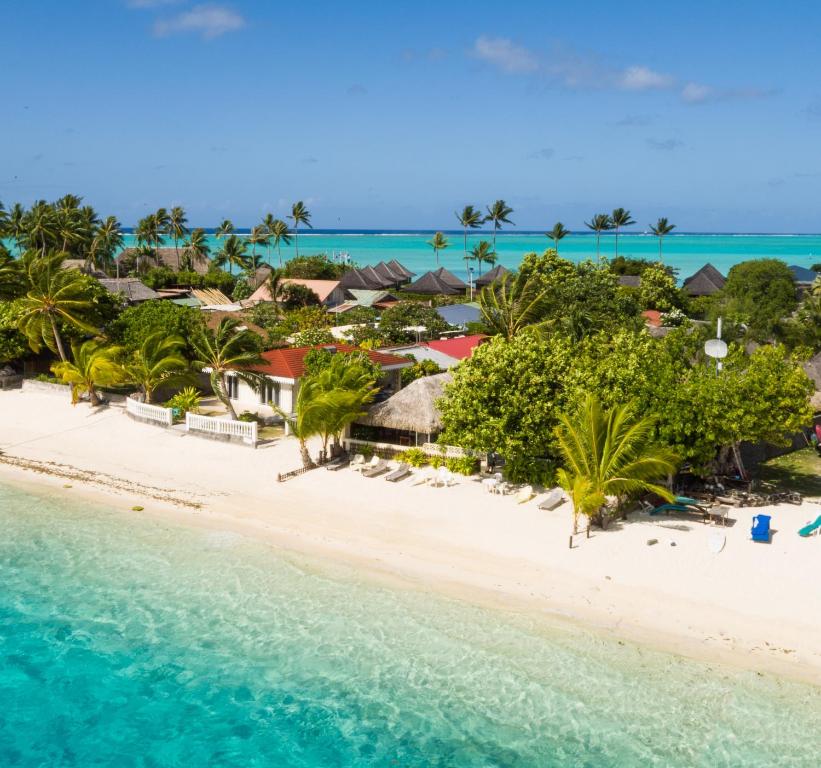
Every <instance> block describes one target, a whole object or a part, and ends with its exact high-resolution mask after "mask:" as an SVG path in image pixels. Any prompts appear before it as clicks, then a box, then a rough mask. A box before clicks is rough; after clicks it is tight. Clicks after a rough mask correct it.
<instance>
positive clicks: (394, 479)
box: [385, 464, 411, 483]
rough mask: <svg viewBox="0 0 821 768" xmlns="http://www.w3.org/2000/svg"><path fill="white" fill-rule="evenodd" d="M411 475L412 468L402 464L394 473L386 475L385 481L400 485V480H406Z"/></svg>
mask: <svg viewBox="0 0 821 768" xmlns="http://www.w3.org/2000/svg"><path fill="white" fill-rule="evenodd" d="M410 473H411V471H410V467H409V466H408V465H407V464H400V465H399V466H398V467H397V468H396V469H394V470H393V472H390V473H388V474H387V475H385V480H387V481H388V482H389V483H398V482H399V481H400V480H404V479H405V478H406V477H407V476H408V475H409V474H410Z"/></svg>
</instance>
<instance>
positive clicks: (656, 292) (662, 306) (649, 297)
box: [639, 265, 683, 312]
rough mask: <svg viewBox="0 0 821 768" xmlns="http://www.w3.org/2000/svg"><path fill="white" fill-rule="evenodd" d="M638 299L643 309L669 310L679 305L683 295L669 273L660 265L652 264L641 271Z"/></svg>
mask: <svg viewBox="0 0 821 768" xmlns="http://www.w3.org/2000/svg"><path fill="white" fill-rule="evenodd" d="M639 301H640V302H641V306H642V308H643V309H657V310H659V311H660V312H669V311H670V310H671V309H673V308H674V307H681V305H682V303H683V296H682V294H681V291H679V289H678V286H677V285H676V281H675V280H674V279H673V278H672V277H671V275H670V273H669V272H668V271H667V270H666V269H664V267H662V266H661V265H652V266H648V267H647V268H646V269H645V270H644V271H643V272H642V273H641V283H640V285H639Z"/></svg>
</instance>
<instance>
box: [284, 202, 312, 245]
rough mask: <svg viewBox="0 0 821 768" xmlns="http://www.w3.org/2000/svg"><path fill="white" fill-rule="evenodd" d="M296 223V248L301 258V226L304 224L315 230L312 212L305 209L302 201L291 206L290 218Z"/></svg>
mask: <svg viewBox="0 0 821 768" xmlns="http://www.w3.org/2000/svg"><path fill="white" fill-rule="evenodd" d="M288 218H289V219H291V221H293V222H294V247H295V248H296V255H297V258H299V225H300V224H304V225H305V226H306V227H308V228H309V229H313V225H312V224H311V212H310V211H309V210H308V209H307V208H306V207H305V203H303V202H302V200H300V201H299V202H296V203H294V204H293V205H292V206H291V214H290V216H288Z"/></svg>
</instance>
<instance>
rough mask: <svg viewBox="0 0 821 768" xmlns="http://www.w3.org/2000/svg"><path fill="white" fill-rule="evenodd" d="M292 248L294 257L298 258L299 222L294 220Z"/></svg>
mask: <svg viewBox="0 0 821 768" xmlns="http://www.w3.org/2000/svg"><path fill="white" fill-rule="evenodd" d="M294 249H295V250H296V257H297V258H299V224H297V223H296V222H294Z"/></svg>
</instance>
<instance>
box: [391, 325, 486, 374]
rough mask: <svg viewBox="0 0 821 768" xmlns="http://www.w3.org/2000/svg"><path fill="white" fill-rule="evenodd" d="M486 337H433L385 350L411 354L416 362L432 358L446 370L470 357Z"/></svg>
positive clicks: (474, 335)
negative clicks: (429, 339)
mask: <svg viewBox="0 0 821 768" xmlns="http://www.w3.org/2000/svg"><path fill="white" fill-rule="evenodd" d="M488 338H489V337H488V336H485V335H484V334H482V333H476V334H473V335H471V336H455V337H453V338H450V339H433V340H431V341H420V342H417V343H416V344H406V345H404V346H401V347H389V348H388V349H386V351H390V352H391V353H392V354H395V355H403V356H404V355H411V356H412V357H413V358H414V359H415V360H416V361H417V362H420V361H422V360H432V361H433V362H434V363H436V364H437V365H438V366H439V367H440V368H441V369H443V370H448V369H450V368H453V366H455V365H457V364H458V363H460V362H461V361H462V360H465V359H467V358H468V357H470V356H471V355H472V354H473V350H474V349H476V347H478V346H479V345H480V344H483V343H484V342H485V341H487V340H488Z"/></svg>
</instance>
